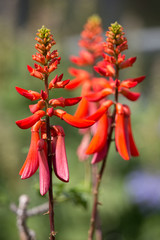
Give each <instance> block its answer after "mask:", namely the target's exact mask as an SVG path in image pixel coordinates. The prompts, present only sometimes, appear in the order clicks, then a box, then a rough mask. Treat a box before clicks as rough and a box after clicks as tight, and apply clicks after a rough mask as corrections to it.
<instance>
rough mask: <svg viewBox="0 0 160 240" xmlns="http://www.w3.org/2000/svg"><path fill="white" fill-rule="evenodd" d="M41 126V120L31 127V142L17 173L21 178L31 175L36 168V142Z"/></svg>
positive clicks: (37, 161) (37, 163)
mask: <svg viewBox="0 0 160 240" xmlns="http://www.w3.org/2000/svg"><path fill="white" fill-rule="evenodd" d="M40 126H41V121H38V122H37V123H36V124H35V125H34V126H33V127H32V129H31V144H30V147H29V152H28V155H27V158H26V161H25V163H24V164H23V167H22V168H21V170H20V172H19V174H20V175H21V178H22V179H26V178H29V177H31V176H32V175H33V174H34V173H35V172H36V171H37V169H38V166H39V160H38V152H37V143H38V141H39V139H40V138H39V128H40Z"/></svg>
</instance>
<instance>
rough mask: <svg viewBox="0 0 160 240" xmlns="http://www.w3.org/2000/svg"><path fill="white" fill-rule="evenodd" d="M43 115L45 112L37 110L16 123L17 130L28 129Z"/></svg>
mask: <svg viewBox="0 0 160 240" xmlns="http://www.w3.org/2000/svg"><path fill="white" fill-rule="evenodd" d="M45 114H46V113H45V111H43V110H39V111H37V112H35V113H34V114H33V115H32V116H30V117H28V118H25V119H22V120H18V121H16V124H17V126H18V127H19V128H22V129H27V128H30V127H32V126H33V125H34V124H35V123H36V122H37V121H38V120H39V119H40V118H41V117H43V116H44V115H45Z"/></svg>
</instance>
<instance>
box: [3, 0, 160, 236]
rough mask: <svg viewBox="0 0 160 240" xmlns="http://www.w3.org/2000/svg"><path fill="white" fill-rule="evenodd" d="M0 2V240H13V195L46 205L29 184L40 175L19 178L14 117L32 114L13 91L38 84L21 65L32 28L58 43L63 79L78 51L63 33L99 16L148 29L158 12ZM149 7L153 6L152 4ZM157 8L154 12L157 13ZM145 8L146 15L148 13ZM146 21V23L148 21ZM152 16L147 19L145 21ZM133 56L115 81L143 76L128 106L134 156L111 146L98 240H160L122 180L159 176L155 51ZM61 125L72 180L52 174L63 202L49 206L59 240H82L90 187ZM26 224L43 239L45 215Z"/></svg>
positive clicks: (21, 147)
mask: <svg viewBox="0 0 160 240" xmlns="http://www.w3.org/2000/svg"><path fill="white" fill-rule="evenodd" d="M2 2H3V3H1V10H0V19H1V23H0V31H1V33H3V34H1V38H0V53H1V58H0V83H1V88H0V115H1V118H0V133H1V138H0V161H1V167H0V239H1V240H6V239H12V240H17V239H18V231H17V227H16V217H15V215H14V214H13V213H12V212H11V211H10V210H9V205H10V203H11V202H15V203H18V198H19V196H20V195H21V194H24V193H25V194H28V195H29V197H30V200H31V202H30V207H33V206H36V205H39V204H41V203H44V202H45V201H46V200H47V196H46V197H40V195H39V194H37V192H38V191H35V185H37V184H39V183H38V178H39V177H38V173H36V174H35V175H34V176H33V177H32V178H31V179H28V180H24V181H22V180H20V177H19V175H18V172H19V170H20V168H21V166H22V164H23V162H24V160H25V158H26V154H27V149H28V147H29V143H30V130H24V131H23V130H21V129H18V128H17V126H16V125H15V123H14V122H15V121H16V120H17V119H21V118H25V117H27V116H29V114H30V112H29V109H28V101H29V100H27V99H25V98H23V97H21V96H20V95H18V94H17V92H16V91H15V89H14V87H15V86H19V87H22V88H26V89H33V90H38V89H41V87H42V85H41V82H40V81H39V80H37V81H36V80H35V79H34V80H33V78H32V77H30V75H29V73H28V72H27V68H26V65H27V64H30V65H31V66H32V65H33V61H32V59H31V56H32V54H33V53H35V50H34V39H33V36H34V34H35V32H36V30H37V29H38V28H39V27H41V25H43V24H45V25H46V26H47V27H49V28H51V29H53V32H54V33H55V38H56V40H57V43H58V44H57V45H56V47H57V49H58V50H59V49H60V55H61V57H62V64H61V67H60V68H59V69H58V70H57V72H56V74H60V73H62V72H63V73H64V78H68V77H69V74H68V73H67V67H68V66H70V65H71V64H70V62H69V61H68V59H69V56H68V55H67V54H68V53H69V52H71V53H72V54H75V52H74V51H77V48H76V49H74V48H73V46H75V45H76V46H77V43H75V40H74V37H73V39H72V41H73V42H74V44H72V43H73V42H71V39H70V38H69V42H70V45H67V40H68V39H67V37H65V36H67V35H68V36H69V35H71V34H74V33H76V34H79V33H80V31H81V30H82V26H83V24H84V23H85V21H86V19H87V18H88V16H90V15H91V14H93V13H95V12H96V13H102V14H103V15H102V19H103V20H104V23H105V24H108V25H109V24H110V22H113V21H115V20H119V18H120V19H121V22H122V24H123V22H125V26H128V28H129V27H130V26H134V27H135V24H138V25H137V26H138V27H139V26H147V24H148V25H153V24H155V22H156V21H157V19H159V16H160V15H156V17H155V15H154V13H155V12H154V11H153V10H152V11H151V9H150V7H148V8H147V5H145V11H144V8H143V6H142V5H143V4H142V3H140V2H138V6H141V7H140V8H137V5H136V2H137V1H135V2H132V5H130V2H131V1H121V2H120V1H119V2H118V1H116V0H115V1H98V0H97V1H96V0H95V1H92V0H89V1H86V0H83V1H78V0H68V1H64V0H62V1H49V0H47V1H42V0H41V1H40V0H39V1H38V0H36V1H29V0H28V1H16V0H14V1H12V4H11V2H10V3H9V0H6V1H2ZM22 2H25V4H22ZM111 2H112V3H111ZM126 2H127V4H126ZM155 2H156V3H157V4H158V2H157V1H155ZM115 3H116V4H117V5H116V4H115ZM107 4H108V5H107ZM120 5H121V6H120ZM7 6H8V7H7ZM17 6H18V7H17ZM100 6H101V7H100ZM118 6H120V8H119V11H120V12H119V13H118V14H117V15H116V14H115V12H117V11H118V10H117V9H118ZM152 6H153V5H152ZM157 6H158V5H157ZM127 7H128V11H127ZM154 8H155V5H154ZM134 9H135V10H136V11H135V12H134ZM140 9H142V10H143V12H142V11H141V10H140ZM156 9H157V11H158V9H159V8H158V7H157V8H156ZM146 10H147V11H146ZM97 11H98V12H97ZM114 11H115V12H114ZM137 11H138V12H137ZM148 11H149V16H150V17H148V15H147V16H146V13H147V12H148ZM104 12H105V13H104ZM122 12H123V14H122ZM24 13H25V14H24ZM106 13H108V15H107V14H106ZM130 13H132V14H131V18H129V17H128V16H130ZM137 14H139V15H137ZM143 14H144V15H143ZM152 16H153V17H152ZM145 19H147V21H146V22H145ZM150 19H152V21H151V22H150ZM131 20H132V21H131ZM155 20H156V21H155ZM131 22H132V23H131ZM156 23H157V22H156ZM156 25H157V24H156ZM104 29H107V25H105V26H104ZM76 40H77V39H76ZM69 46H70V49H69ZM129 47H130V43H129ZM65 48H67V51H68V52H67V51H66V50H65V54H66V55H65V54H64V52H63V51H64V49H65ZM72 50H73V52H72ZM132 55H133V56H134V55H137V56H138V59H137V62H136V63H135V65H134V66H133V68H130V69H129V70H126V71H124V73H123V75H121V79H125V78H127V77H137V76H139V75H144V74H146V75H147V78H146V80H145V81H144V83H142V84H141V86H140V88H139V89H137V91H140V92H142V96H141V98H140V100H139V101H137V103H135V104H132V103H129V105H130V106H131V111H132V123H133V133H134V137H135V139H136V143H137V146H138V148H139V151H140V157H139V158H137V159H131V160H130V161H129V162H126V161H124V160H122V159H121V158H120V157H119V155H118V154H117V153H116V152H115V147H114V145H112V147H111V151H110V153H109V159H108V163H107V169H106V175H105V176H104V178H103V180H102V185H101V187H102V188H101V191H100V201H101V203H102V206H100V207H99V209H100V214H101V216H102V227H103V233H104V240H105V239H106V240H135V239H136V240H149V239H154V240H159V238H160V230H159V229H160V228H159V225H160V213H159V211H158V210H156V211H153V212H151V211H149V210H146V211H145V212H144V211H142V209H141V206H139V205H138V204H136V203H134V202H133V200H132V199H130V197H129V195H128V194H127V192H126V191H125V181H126V179H127V176H128V174H129V173H130V172H132V171H134V170H136V169H144V170H145V171H149V172H152V173H153V174H154V173H156V174H160V171H159V169H160V161H159V156H160V148H159V140H160V114H159V102H160V95H159V89H160V67H159V66H160V51H157V52H156V53H154V52H153V53H152V52H150V53H142V52H141V53H140V52H134V50H133V49H130V51H128V53H127V57H130V56H132ZM78 94H79V90H76V91H74V92H68V91H65V90H60V91H57V93H56V96H62V95H63V96H68V97H71V96H78ZM56 96H55V97H56ZM123 101H124V100H123ZM75 109H76V106H75V107H73V108H72V109H71V110H70V112H71V113H74V111H75ZM53 121H54V122H55V123H56V121H57V120H56V119H53ZM61 124H62V125H63V127H64V130H65V133H66V148H67V155H68V161H69V170H70V182H69V183H68V184H61V182H60V181H59V180H58V179H56V177H53V181H54V184H55V189H54V192H55V195H56V197H57V198H59V199H61V198H63V200H65V201H64V202H63V201H62V202H61V203H57V204H56V205H55V215H56V216H55V218H56V231H57V232H58V234H57V240H58V239H66V240H68V239H70V240H73V239H75V240H82V239H86V238H87V231H88V226H89V218H90V210H91V206H92V201H91V198H90V197H89V194H88V193H89V188H88V187H87V188H86V186H85V184H84V181H83V180H84V179H85V174H84V169H85V166H84V164H83V163H81V162H79V161H78V157H77V156H76V149H77V147H78V144H79V142H80V140H81V136H79V134H78V131H77V129H74V128H72V127H70V126H66V124H65V123H64V122H63V121H62V122H61ZM140 184H141V183H140ZM157 187H158V186H157ZM142 190H143V189H142ZM87 206H88V207H87ZM86 207H87V208H86ZM28 224H29V226H30V227H31V229H34V230H35V231H36V233H37V239H39V240H42V239H46V238H48V232H49V220H48V216H46V215H45V216H36V217H33V218H30V219H29V220H28Z"/></svg>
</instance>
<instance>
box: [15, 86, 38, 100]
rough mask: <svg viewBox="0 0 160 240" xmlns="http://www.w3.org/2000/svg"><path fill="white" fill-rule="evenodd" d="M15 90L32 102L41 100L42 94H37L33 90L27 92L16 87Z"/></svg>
mask: <svg viewBox="0 0 160 240" xmlns="http://www.w3.org/2000/svg"><path fill="white" fill-rule="evenodd" d="M15 88H16V90H17V92H18V93H19V94H20V95H22V96H24V97H26V98H28V99H30V100H31V101H34V100H39V99H40V98H41V94H40V93H38V92H35V91H32V90H26V89H23V88H20V87H15Z"/></svg>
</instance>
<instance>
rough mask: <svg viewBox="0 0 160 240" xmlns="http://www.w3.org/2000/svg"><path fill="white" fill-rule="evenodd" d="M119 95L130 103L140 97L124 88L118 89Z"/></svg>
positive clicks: (138, 94)
mask: <svg viewBox="0 0 160 240" xmlns="http://www.w3.org/2000/svg"><path fill="white" fill-rule="evenodd" d="M120 93H121V94H122V95H123V96H124V97H126V98H127V99H129V100H131V101H136V100H137V99H138V98H139V97H140V95H141V94H140V93H137V92H131V91H129V90H128V89H126V88H120Z"/></svg>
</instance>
